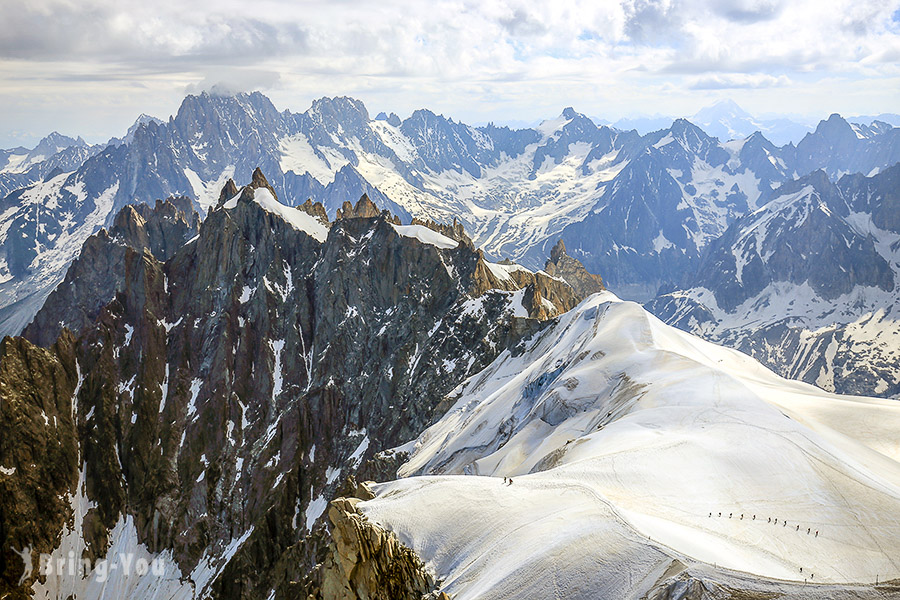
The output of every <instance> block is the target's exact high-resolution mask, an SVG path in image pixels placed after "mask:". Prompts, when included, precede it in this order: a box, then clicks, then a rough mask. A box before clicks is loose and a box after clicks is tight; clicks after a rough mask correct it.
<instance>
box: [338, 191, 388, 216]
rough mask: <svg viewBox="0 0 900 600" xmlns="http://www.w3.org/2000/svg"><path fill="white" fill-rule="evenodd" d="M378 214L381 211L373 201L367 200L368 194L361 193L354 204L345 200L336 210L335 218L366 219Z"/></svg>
mask: <svg viewBox="0 0 900 600" xmlns="http://www.w3.org/2000/svg"><path fill="white" fill-rule="evenodd" d="M380 214H381V211H380V210H378V207H377V206H375V203H374V202H372V201H371V200H369V195H368V194H363V195H362V196H361V197H360V199H359V201H358V202H357V203H356V206H353V205H352V204H350V202H347V201H345V202H344V204H343V205H342V206H341V208H339V209H338V210H337V217H336V219H366V218H371V217H377V216H378V215H380Z"/></svg>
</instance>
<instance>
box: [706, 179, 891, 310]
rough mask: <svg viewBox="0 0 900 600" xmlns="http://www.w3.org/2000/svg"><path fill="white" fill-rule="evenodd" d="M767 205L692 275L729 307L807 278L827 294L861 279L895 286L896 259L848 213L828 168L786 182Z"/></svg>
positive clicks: (832, 295)
mask: <svg viewBox="0 0 900 600" xmlns="http://www.w3.org/2000/svg"><path fill="white" fill-rule="evenodd" d="M767 209H768V210H766V211H764V212H760V213H754V214H751V215H748V216H747V217H744V218H742V219H739V220H738V221H737V222H736V223H735V224H734V225H732V226H731V227H730V228H729V230H728V231H727V232H726V233H725V235H723V236H722V238H720V239H719V240H717V241H716V242H715V243H714V244H713V245H712V246H711V248H710V250H709V253H708V256H707V258H706V259H705V262H704V264H702V265H701V266H700V268H699V269H698V275H697V277H695V278H693V281H694V282H695V283H694V284H695V285H697V286H701V287H705V288H707V289H709V290H713V292H714V293H715V295H716V300H717V302H718V304H719V306H720V307H722V308H723V309H725V310H726V311H732V310H734V309H735V308H737V306H738V305H740V304H741V303H743V302H745V301H746V300H747V299H749V298H752V297H754V296H755V295H756V294H758V293H759V292H761V291H762V290H763V289H764V288H765V287H766V286H768V285H769V284H771V283H773V282H777V281H787V282H791V283H794V284H802V283H809V285H810V287H812V289H813V290H814V291H815V292H816V293H817V294H818V295H819V296H821V297H823V298H826V299H834V298H837V297H838V296H841V295H842V294H846V293H849V292H850V291H851V290H852V289H853V288H854V287H856V286H858V285H864V286H873V287H878V288H880V289H883V290H885V291H891V290H893V289H894V273H893V271H892V270H891V267H890V265H889V264H888V262H887V261H886V260H885V259H884V257H882V256H881V255H880V254H879V253H878V252H877V250H876V248H875V245H874V243H873V241H872V239H870V238H868V237H865V236H862V235H860V234H859V233H857V232H856V231H854V230H853V228H852V227H851V226H850V225H849V224H848V223H847V222H846V221H845V220H844V218H843V217H844V216H846V215H847V204H846V201H845V200H844V198H843V195H842V192H841V190H840V189H839V188H838V186H836V185H835V184H833V183H831V181H829V180H828V177H827V175H826V174H825V173H824V172H823V171H817V172H815V173H813V174H811V175H808V176H807V177H804V178H802V179H799V180H796V181H792V182H790V183H787V184H785V185H784V186H782V187H781V188H780V189H779V190H777V191H776V192H774V193H773V198H772V200H771V201H770V203H769V205H768V207H767ZM748 232H750V233H748ZM810 257H816V260H810ZM739 263H740V265H741V266H740V269H738V264H739Z"/></svg>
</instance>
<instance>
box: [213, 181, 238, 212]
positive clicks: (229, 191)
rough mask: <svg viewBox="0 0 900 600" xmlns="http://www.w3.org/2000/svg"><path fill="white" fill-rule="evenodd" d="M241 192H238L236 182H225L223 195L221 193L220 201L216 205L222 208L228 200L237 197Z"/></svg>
mask: <svg viewBox="0 0 900 600" xmlns="http://www.w3.org/2000/svg"><path fill="white" fill-rule="evenodd" d="M239 191H240V190H238V187H237V185H235V183H234V180H233V179H229V180H228V181H226V182H225V186H224V187H223V188H222V191H221V193H219V201H218V202H217V203H216V206H217V207H218V206H222V205H223V204H225V203H226V202H227V201H228V200H230V199H232V198H234V197H235V196H237V193H238V192H239Z"/></svg>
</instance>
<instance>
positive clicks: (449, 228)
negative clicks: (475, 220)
mask: <svg viewBox="0 0 900 600" xmlns="http://www.w3.org/2000/svg"><path fill="white" fill-rule="evenodd" d="M411 224H412V225H422V226H424V227H427V228H428V229H431V230H433V231H437V232H438V233H440V234H442V235H445V236H447V237H448V238H450V239H451V240H456V241H457V242H461V243H463V244H465V245H466V246H469V247H470V248H473V249H474V248H475V244H474V243H473V242H472V238H470V237H469V236H468V235H467V234H466V230H465V229H464V228H463V226H462V223H460V222H459V221H457V220H456V218H454V219H453V224H452V225H447V224H445V223H435V222H434V221H432V220H430V219H426V220H422V219H416V218H413V220H412V223H411Z"/></svg>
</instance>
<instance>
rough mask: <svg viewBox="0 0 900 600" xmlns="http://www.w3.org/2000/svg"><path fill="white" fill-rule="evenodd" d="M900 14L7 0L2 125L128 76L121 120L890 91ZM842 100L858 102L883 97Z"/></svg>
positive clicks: (1, 37) (644, 103) (594, 5)
mask: <svg viewBox="0 0 900 600" xmlns="http://www.w3.org/2000/svg"><path fill="white" fill-rule="evenodd" d="M898 8H900V2H898V1H897V0H891V1H889V2H888V1H883V0H861V1H852V0H610V1H602V2H597V1H596V0H558V1H556V2H552V3H551V2H543V1H541V2H538V1H525V0H494V1H487V0H481V1H476V0H451V1H437V2H428V3H425V2H420V1H418V0H381V1H379V2H354V1H349V0H344V1H332V0H309V1H306V2H293V1H288V0H283V1H282V0H262V1H260V2H257V3H254V4H253V6H252V10H250V9H249V8H248V6H247V5H246V4H245V3H241V2H237V1H236V0H216V1H213V0H199V1H197V2H192V3H184V2H181V1H176V0H160V1H156V2H152V3H151V2H146V1H137V0H120V1H117V0H84V1H75V0H32V1H30V2H28V3H16V2H6V3H0V21H2V22H3V23H4V27H3V28H2V29H0V58H2V59H3V60H2V62H0V65H2V66H0V81H2V82H3V86H2V91H0V103H2V105H0V108H4V109H6V110H4V111H2V112H3V113H5V114H4V115H3V116H2V117H0V133H2V132H3V131H4V130H11V129H13V128H16V129H21V127H22V125H21V123H20V119H19V116H18V115H16V114H15V113H14V112H11V111H10V109H14V108H15V106H16V104H17V100H16V99H27V100H26V101H27V103H28V104H29V106H39V105H41V104H49V103H51V101H55V99H58V97H59V96H60V95H65V97H67V98H68V101H69V103H70V105H71V106H72V109H73V110H78V108H77V107H78V106H79V103H80V102H81V103H83V104H84V105H85V106H90V104H91V102H90V98H91V96H93V95H94V94H97V93H106V94H116V95H117V96H118V97H119V98H125V97H126V96H128V93H127V92H128V90H132V89H134V88H135V86H137V85H143V86H145V89H151V88H152V90H153V91H154V93H155V95H156V97H158V98H165V100H164V101H163V100H159V101H158V102H159V103H158V104H157V105H156V106H137V105H136V106H134V107H133V110H131V112H132V113H133V114H134V115H137V114H138V113H140V112H149V111H155V112H156V113H157V114H163V113H164V112H165V111H171V110H172V109H173V105H174V106H176V107H177V102H178V100H179V99H180V98H179V97H180V95H181V94H183V92H184V91H185V89H189V90H200V89H209V88H211V87H213V86H218V89H222V88H225V89H247V88H248V87H261V88H264V89H268V90H273V93H274V94H276V95H280V96H281V97H283V98H285V99H290V100H291V101H290V103H289V105H288V106H289V107H290V108H292V109H297V110H300V109H302V108H303V107H302V106H298V105H297V103H298V101H300V100H303V101H308V100H310V99H312V98H314V97H318V96H321V95H325V94H328V95H331V94H355V95H358V96H361V97H363V99H364V100H367V101H373V102H376V103H380V106H379V108H381V107H383V108H385V109H389V110H397V111H398V112H399V111H401V110H411V109H412V108H415V107H421V106H429V107H432V108H434V109H435V110H439V111H443V112H445V113H447V114H452V115H455V116H457V117H458V118H465V117H468V118H473V117H477V116H478V115H481V114H483V113H487V112H489V109H490V108H492V107H494V106H504V107H506V108H505V110H506V112H507V113H508V112H509V111H512V113H513V114H508V115H507V116H508V117H509V118H523V119H527V120H530V119H534V118H537V117H542V116H548V115H547V114H546V113H543V112H541V111H545V110H552V111H553V113H551V114H555V113H556V112H558V109H559V107H561V106H564V105H568V104H575V105H576V106H578V104H579V102H583V103H588V105H587V106H584V107H583V108H582V110H584V111H585V112H592V113H593V114H600V113H606V114H615V113H619V114H622V113H624V112H627V111H629V110H633V109H637V110H644V111H647V112H658V111H664V112H669V109H667V108H666V106H665V105H666V104H670V103H672V102H676V103H679V102H680V103H684V104H686V103H688V102H689V98H691V97H692V98H693V100H692V102H693V103H694V104H695V106H693V108H692V109H689V110H688V111H687V112H693V110H695V109H696V108H697V107H698V106H696V104H697V103H698V102H703V101H705V100H706V99H708V97H709V95H710V94H716V93H717V92H716V90H728V89H731V90H734V89H742V90H756V91H757V92H758V93H764V92H765V93H769V94H776V93H785V94H786V93H787V92H790V95H789V97H791V98H796V97H800V96H802V94H798V93H797V92H798V91H800V90H801V88H802V90H815V89H816V86H817V85H820V84H819V83H818V82H821V81H824V80H825V79H827V78H832V77H835V76H838V77H843V78H844V79H845V81H846V82H847V83H848V86H847V87H848V88H849V87H852V86H851V85H849V84H852V83H853V82H858V81H860V80H865V81H868V82H873V81H874V82H877V81H879V80H882V81H883V82H884V85H887V83H888V82H889V81H890V80H891V79H890V78H893V77H896V76H897V75H898V66H897V55H898V53H900V24H898V22H897V19H896V18H893V19H892V15H893V14H897V12H896V11H897V10H898ZM870 87H871V86H870ZM273 88H277V89H273ZM766 90H767V91H766ZM751 97H752V96H751ZM805 97H810V96H805ZM885 97H887V98H891V97H892V98H893V99H894V100H895V101H896V100H897V94H896V92H894V93H893V96H891V94H890V92H889V91H884V92H883V93H881V94H876V98H873V99H872V100H871V101H870V102H871V103H874V102H875V101H876V99H877V100H878V101H881V100H882V99H883V98H885ZM841 98H842V97H841V96H840V95H839V96H838V97H834V96H831V97H829V98H827V99H823V100H821V102H824V101H825V100H828V101H830V102H833V103H835V104H840V102H841ZM846 98H847V99H848V102H849V99H850V98H851V96H849V95H848V96H846ZM852 100H853V102H854V103H855V104H853V106H858V107H859V108H858V110H859V111H861V112H862V111H872V110H879V109H880V110H891V109H892V107H891V106H882V107H875V106H868V105H866V106H864V105H863V102H862V101H861V100H860V99H859V97H857V96H855V95H854V96H852ZM141 101H143V102H147V101H148V96H146V95H145V96H144V98H143V99H142V100H141ZM751 108H752V106H751ZM790 108H791V109H792V110H795V111H806V110H819V108H820V107H819V106H808V107H802V106H791V107H790ZM839 108H840V107H838V106H836V107H834V109H839ZM827 110H828V109H826V112H827ZM844 110H846V109H844ZM484 116H485V118H491V116H489V115H484ZM493 118H494V119H495V120H496V118H497V117H496V115H495V116H494V117H493ZM107 123H109V121H108V120H107ZM35 126H36V124H35V125H30V126H29V127H32V128H34V127H35ZM117 126H118V125H117ZM46 128H47V127H43V129H46ZM38 129H41V128H39V127H38ZM118 133H121V132H119V131H115V132H109V135H112V134H118Z"/></svg>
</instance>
